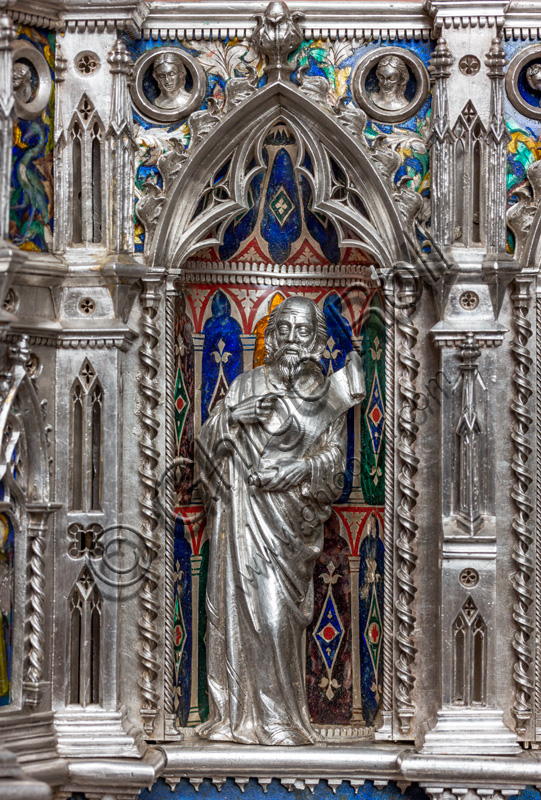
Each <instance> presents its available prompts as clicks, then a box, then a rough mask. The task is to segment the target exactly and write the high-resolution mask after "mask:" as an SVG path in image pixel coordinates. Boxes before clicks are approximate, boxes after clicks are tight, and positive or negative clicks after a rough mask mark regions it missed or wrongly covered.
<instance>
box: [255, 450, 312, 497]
mask: <svg viewBox="0 0 541 800" xmlns="http://www.w3.org/2000/svg"><path fill="white" fill-rule="evenodd" d="M309 474H310V462H309V461H307V460H306V459H304V458H299V459H292V460H290V461H283V462H281V463H280V464H273V465H272V466H269V467H268V468H266V469H264V470H260V471H259V472H258V478H259V485H260V486H261V488H262V489H264V490H265V491H266V492H285V491H286V490H287V489H290V488H291V487H292V486H298V485H299V483H302V481H303V480H305V479H306V478H307V477H308V475H309Z"/></svg>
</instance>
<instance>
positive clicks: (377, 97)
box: [370, 55, 409, 111]
mask: <svg viewBox="0 0 541 800" xmlns="http://www.w3.org/2000/svg"><path fill="white" fill-rule="evenodd" d="M376 78H377V80H378V90H377V92H374V93H373V94H372V97H371V98H370V99H371V101H372V103H374V105H376V106H378V107H379V108H383V109H385V110H386V111H398V110H399V109H401V108H404V107H405V106H407V104H408V100H407V98H406V95H405V90H406V84H407V82H408V80H409V72H408V68H407V66H406V64H405V62H404V61H403V59H401V58H400V56H395V55H392V56H391V55H390V56H384V57H383V58H382V59H380V61H379V62H378V65H377V68H376Z"/></svg>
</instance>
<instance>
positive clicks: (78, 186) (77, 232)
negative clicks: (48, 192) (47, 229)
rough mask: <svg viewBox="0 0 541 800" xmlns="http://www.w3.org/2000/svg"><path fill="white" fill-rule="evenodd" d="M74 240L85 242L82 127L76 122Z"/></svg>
mask: <svg viewBox="0 0 541 800" xmlns="http://www.w3.org/2000/svg"><path fill="white" fill-rule="evenodd" d="M71 136H72V151H71V155H72V169H73V174H72V187H73V188H72V198H71V201H72V206H71V212H72V240H73V244H81V242H82V241H83V233H82V219H83V206H82V198H83V195H82V185H83V176H82V160H81V126H80V125H79V123H78V122H76V123H75V124H74V126H73V129H72V132H71Z"/></svg>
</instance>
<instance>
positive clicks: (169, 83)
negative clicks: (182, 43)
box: [152, 53, 191, 109]
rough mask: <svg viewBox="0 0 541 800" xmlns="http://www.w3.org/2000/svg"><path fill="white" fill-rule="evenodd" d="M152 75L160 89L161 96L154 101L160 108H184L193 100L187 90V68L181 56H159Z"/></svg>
mask: <svg viewBox="0 0 541 800" xmlns="http://www.w3.org/2000/svg"><path fill="white" fill-rule="evenodd" d="M152 74H153V76H154V79H155V81H156V83H157V84H158V87H159V89H160V94H159V95H158V97H157V98H156V99H155V101H154V104H155V105H156V106H158V108H165V109H174V108H182V107H183V106H186V105H187V104H188V102H189V101H190V100H191V95H190V93H189V92H187V91H186V89H185V84H186V67H185V66H184V63H183V61H182V58H181V57H180V56H179V55H177V54H176V53H162V54H161V55H159V56H158V57H157V58H156V60H155V61H154V66H153V69H152Z"/></svg>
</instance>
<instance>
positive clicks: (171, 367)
mask: <svg viewBox="0 0 541 800" xmlns="http://www.w3.org/2000/svg"><path fill="white" fill-rule="evenodd" d="M174 302H175V295H174V291H173V290H170V291H169V290H168V291H167V294H166V296H165V331H166V334H165V335H166V345H165V346H166V352H165V380H166V386H167V395H166V396H167V399H168V402H167V408H166V412H165V414H166V428H167V430H166V432H165V433H166V435H165V463H166V473H165V485H164V489H165V504H164V507H165V548H166V553H165V600H164V612H165V619H166V625H165V635H166V639H167V640H166V642H165V655H164V676H163V678H164V710H165V713H166V714H169V715H172V714H173V711H174V709H173V675H174V652H173V637H172V627H173V618H174V602H173V594H174V588H173V547H174V542H173V535H174V532H173V526H174V519H173V513H174V511H173V509H174V491H173V474H174V473H173V472H172V465H173V464H174V461H175V457H176V452H175V417H174V409H173V396H174V391H175V342H174V335H175V318H174Z"/></svg>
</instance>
